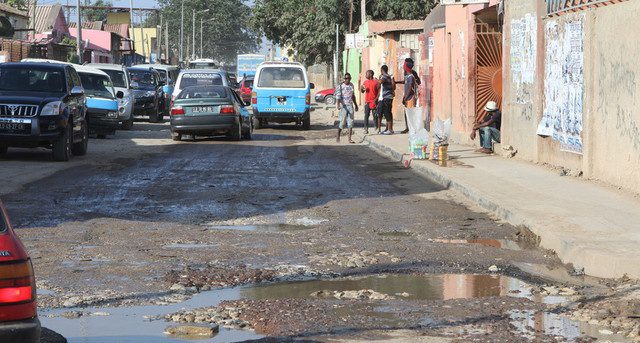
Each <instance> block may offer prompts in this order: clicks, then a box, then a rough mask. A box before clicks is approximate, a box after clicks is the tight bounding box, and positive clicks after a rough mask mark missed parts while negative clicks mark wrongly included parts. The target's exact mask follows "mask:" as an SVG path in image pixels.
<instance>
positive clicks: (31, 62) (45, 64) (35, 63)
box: [2, 58, 71, 68]
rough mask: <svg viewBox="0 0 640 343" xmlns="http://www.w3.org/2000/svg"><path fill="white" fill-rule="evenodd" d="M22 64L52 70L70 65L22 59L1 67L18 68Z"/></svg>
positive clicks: (52, 61)
mask: <svg viewBox="0 0 640 343" xmlns="http://www.w3.org/2000/svg"><path fill="white" fill-rule="evenodd" d="M24 64H28V65H30V66H38V67H53V68H62V67H64V66H66V65H71V63H66V62H60V61H54V60H43V59H40V60H39V59H35V58H33V59H30V58H26V59H23V60H22V61H20V62H6V63H2V65H3V66H19V65H24Z"/></svg>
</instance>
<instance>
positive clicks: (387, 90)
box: [378, 65, 396, 135]
mask: <svg viewBox="0 0 640 343" xmlns="http://www.w3.org/2000/svg"><path fill="white" fill-rule="evenodd" d="M380 74H381V75H380V79H379V80H378V83H379V84H380V86H381V87H382V104H378V106H381V108H380V112H381V114H382V116H384V118H385V120H386V121H387V128H386V129H385V130H384V131H383V132H382V133H381V134H382V135H392V134H393V115H392V113H391V109H392V107H393V97H394V96H395V94H394V90H395V89H396V83H395V82H394V80H393V78H392V77H391V75H389V67H387V66H386V65H383V66H382V67H380ZM382 116H380V118H378V123H379V126H382Z"/></svg>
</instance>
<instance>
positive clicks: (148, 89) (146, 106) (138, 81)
mask: <svg viewBox="0 0 640 343" xmlns="http://www.w3.org/2000/svg"><path fill="white" fill-rule="evenodd" d="M127 70H128V71H129V76H130V77H131V86H132V88H133V94H134V97H135V103H134V105H133V115H134V116H149V121H150V122H152V123H158V122H162V119H163V112H164V108H163V106H164V105H166V104H163V101H162V100H163V99H164V93H163V91H162V86H164V82H163V81H162V78H161V77H160V74H159V73H158V72H157V71H156V70H154V69H153V68H148V67H138V66H135V67H129V68H127Z"/></svg>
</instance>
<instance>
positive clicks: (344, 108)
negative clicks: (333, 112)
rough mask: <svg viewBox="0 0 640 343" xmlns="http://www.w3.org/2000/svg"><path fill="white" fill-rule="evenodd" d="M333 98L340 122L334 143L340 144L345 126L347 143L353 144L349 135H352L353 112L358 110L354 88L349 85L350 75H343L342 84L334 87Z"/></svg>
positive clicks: (351, 84)
mask: <svg viewBox="0 0 640 343" xmlns="http://www.w3.org/2000/svg"><path fill="white" fill-rule="evenodd" d="M335 97H336V104H337V107H338V112H339V117H338V119H339V121H340V122H339V124H338V138H337V139H336V142H338V143H340V135H341V134H342V130H343V129H344V127H345V125H346V126H347V128H348V129H349V143H355V142H354V141H353V140H352V139H351V135H352V134H353V117H354V112H355V111H357V110H358V104H357V103H356V95H355V87H354V86H353V83H351V74H349V73H346V74H344V82H343V83H341V84H340V85H338V87H336V90H335Z"/></svg>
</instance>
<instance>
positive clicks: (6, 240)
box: [0, 202, 41, 343]
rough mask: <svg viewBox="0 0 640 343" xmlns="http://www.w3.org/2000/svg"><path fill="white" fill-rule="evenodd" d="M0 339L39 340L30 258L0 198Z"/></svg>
mask: <svg viewBox="0 0 640 343" xmlns="http://www.w3.org/2000/svg"><path fill="white" fill-rule="evenodd" d="M0 278H1V279H0V342H2V343H39V342H40V331H41V326H40V320H39V319H38V313H37V309H36V308H37V307H36V280H35V276H34V273H33V266H32V265H31V258H30V257H29V254H28V253H27V250H26V249H25V248H24V246H23V245H22V242H20V238H18V236H17V235H16V233H15V231H14V230H13V228H12V227H11V222H10V221H9V217H8V216H7V211H6V209H5V207H4V205H3V204H2V202H0Z"/></svg>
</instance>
